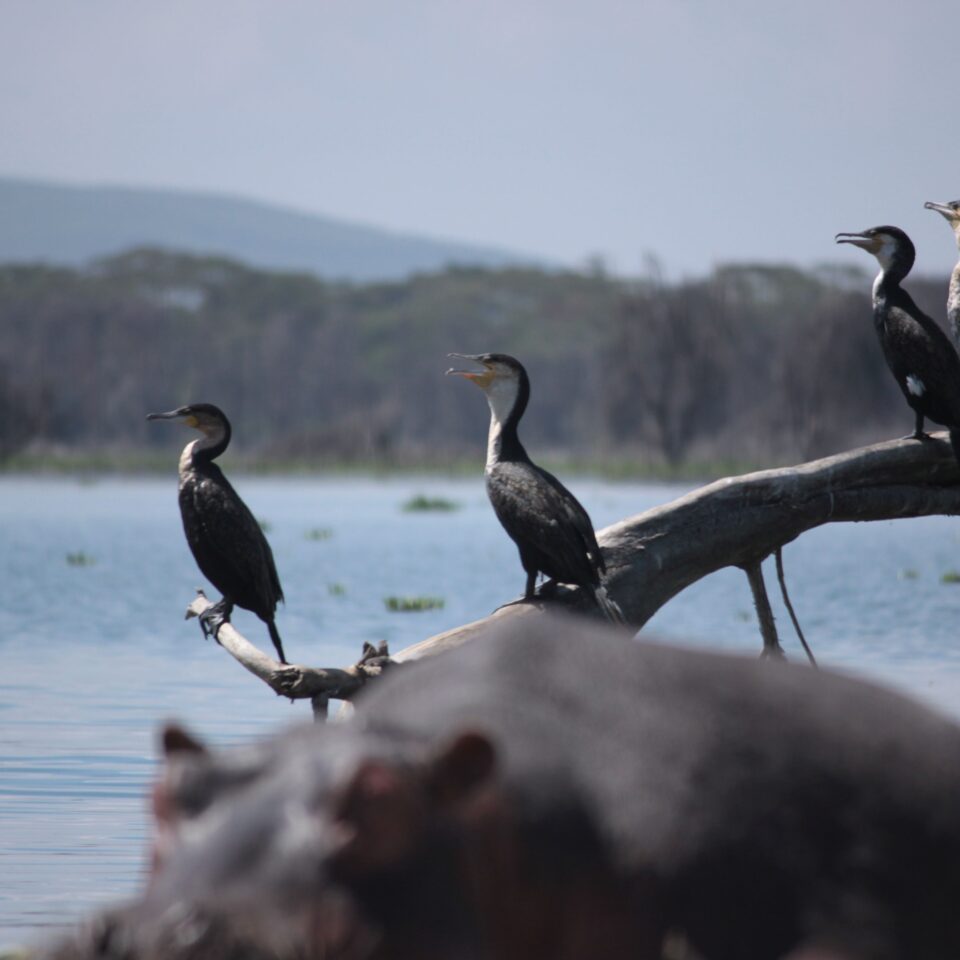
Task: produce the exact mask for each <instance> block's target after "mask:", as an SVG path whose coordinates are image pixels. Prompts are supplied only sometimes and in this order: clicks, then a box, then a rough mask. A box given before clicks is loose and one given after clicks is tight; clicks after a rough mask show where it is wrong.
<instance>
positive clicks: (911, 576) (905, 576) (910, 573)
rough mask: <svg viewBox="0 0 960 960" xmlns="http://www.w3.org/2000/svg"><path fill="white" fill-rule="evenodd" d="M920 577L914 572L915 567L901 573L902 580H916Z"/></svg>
mask: <svg viewBox="0 0 960 960" xmlns="http://www.w3.org/2000/svg"><path fill="white" fill-rule="evenodd" d="M919 576H920V574H919V572H918V571H917V570H914V569H913V567H907V568H906V569H904V570H901V571H900V579H901V580H916V579H918V578H919Z"/></svg>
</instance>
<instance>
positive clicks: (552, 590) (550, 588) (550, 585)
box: [538, 580, 560, 600]
mask: <svg viewBox="0 0 960 960" xmlns="http://www.w3.org/2000/svg"><path fill="white" fill-rule="evenodd" d="M559 593H560V587H559V585H558V583H557V581H556V580H544V582H543V583H542V584H540V590H539V593H538V596H540V597H541V598H542V599H543V600H556V598H557V597H558V596H559Z"/></svg>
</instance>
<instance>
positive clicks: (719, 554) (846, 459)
mask: <svg viewBox="0 0 960 960" xmlns="http://www.w3.org/2000/svg"><path fill="white" fill-rule="evenodd" d="M958 513H960V470H958V467H957V462H956V460H955V459H954V456H953V453H952V451H951V448H950V445H949V443H947V442H946V441H945V440H944V439H943V438H942V437H940V438H938V439H936V440H933V441H930V442H917V441H915V440H893V441H889V442H886V443H878V444H875V445H873V446H870V447H862V448H860V449H857V450H851V451H848V452H846V453H841V454H837V455H835V456H832V457H826V458H824V459H822V460H814V461H811V462H810V463H803V464H800V465H798V466H795V467H782V468H779V469H775V470H763V471H760V472H757V473H750V474H745V475H744V476H740V477H729V478H726V479H723V480H717V481H716V482H714V483H711V484H708V485H707V486H704V487H701V488H699V489H698V490H694V491H693V492H692V493H689V494H687V495H686V496H683V497H680V498H679V499H678V500H674V501H672V502H670V503H666V504H664V505H662V506H659V507H654V508H653V509H652V510H647V511H646V512H645V513H641V514H638V515H637V516H634V517H630V518H628V519H626V520H621V521H620V522H618V523H615V524H613V525H611V526H609V527H607V528H606V529H604V530H602V531H600V532H599V533H598V535H597V537H598V541H599V543H600V546H601V547H602V549H603V553H604V557H605V559H606V562H607V568H608V571H609V580H608V584H607V589H608V591H609V593H610V596H611V597H612V598H613V599H614V600H616V602H617V603H618V604H619V605H620V607H621V609H622V610H623V612H624V614H625V616H626V618H627V620H628V622H629V623H630V624H632V625H633V626H634V627H636V628H637V629H639V628H640V627H642V626H643V625H644V624H645V623H646V622H647V621H648V620H649V619H650V617H652V616H653V615H654V613H656V612H657V610H659V609H660V607H662V606H663V605H664V604H665V603H666V602H667V601H668V600H670V599H671V598H672V597H674V596H676V594H678V593H680V591H682V590H684V589H685V588H686V587H688V586H690V584H692V583H694V582H696V581H697V580H699V579H700V578H701V577H704V576H706V575H707V574H710V573H713V572H715V571H716V570H719V569H721V568H722V567H728V566H736V567H740V568H741V569H743V570H745V571H746V572H747V574H748V577H749V578H750V579H751V588H752V589H753V593H754V599H755V602H757V603H758V614H762V612H763V611H761V606H763V605H764V604H765V607H766V611H767V612H769V602H767V601H766V599H765V598H766V590H765V588H764V589H763V590H762V595H761V596H760V598H759V599H758V592H757V591H758V587H759V586H762V579H760V580H759V581H758V580H757V574H756V571H758V570H759V568H760V564H761V563H762V561H763V560H764V559H765V558H766V557H768V556H769V555H770V554H771V553H773V552H774V551H776V550H777V549H778V548H780V547H782V546H783V545H784V544H786V543H789V542H790V541H792V540H794V539H795V538H796V537H798V536H799V535H800V534H801V533H803V532H804V531H805V530H811V529H813V528H814V527H818V526H821V525H822V524H824V523H838V522H845V521H865V520H893V519H898V518H904V517H922V516H931V515H936V514H941V515H942V514H948V515H953V514H958ZM491 522H493V521H492V520H491ZM751 571H753V574H752V575H751ZM207 603H208V601H207V600H206V598H205V597H199V598H197V600H195V601H194V603H193V604H191V607H190V612H191V613H192V614H196V613H199V612H200V611H201V610H202V609H203V608H204V606H205V605H206V604H207ZM544 603H549V604H551V605H552V606H557V605H564V606H566V607H568V608H569V609H575V610H578V611H580V612H589V611H592V610H593V609H594V607H593V600H592V598H587V597H585V596H583V595H582V593H581V591H579V590H576V589H570V590H560V591H558V595H557V597H556V598H555V599H551V600H549V601H544ZM542 606H543V603H541V602H531V603H513V604H510V605H508V606H505V607H501V608H500V609H499V610H497V611H495V612H494V613H493V614H491V615H490V616H489V617H485V618H483V619H482V620H478V621H475V622H474V623H469V624H466V625H464V626H459V627H455V628H453V629H452V630H448V631H446V632H445V633H441V634H438V635H437V636H434V637H430V638H429V639H426V640H422V641H420V642H419V643H416V644H413V645H412V646H410V647H407V648H406V649H404V650H402V651H400V652H399V653H397V654H396V655H394V656H393V657H391V658H390V659H389V661H387V660H386V659H385V657H384V656H383V653H384V651H373V650H372V648H369V649H366V650H365V651H364V658H363V659H361V661H360V662H359V663H357V664H356V665H354V666H352V667H347V668H345V669H339V670H338V669H329V670H328V669H316V668H309V667H299V666H296V665H289V666H283V665H281V664H280V663H278V662H276V661H274V660H273V659H272V658H271V657H269V656H267V655H266V654H264V653H262V652H261V651H260V650H258V649H257V648H256V647H254V646H253V645H252V644H250V643H249V642H247V641H246V640H245V639H244V638H243V637H242V636H240V634H239V633H238V632H237V631H236V630H235V629H234V628H233V627H232V625H230V624H226V625H224V627H222V628H221V630H220V635H219V640H220V643H221V645H222V646H223V647H224V648H225V649H227V650H228V652H229V653H231V654H232V655H233V656H234V657H235V658H236V659H237V660H238V661H240V663H242V664H243V665H244V666H245V667H246V668H247V669H248V670H250V671H251V672H252V673H254V674H255V675H256V676H258V677H260V678H261V679H262V680H264V681H265V682H266V683H267V684H268V685H269V686H270V687H271V688H272V689H274V690H275V691H276V692H277V693H279V694H282V695H284V696H289V697H293V698H300V697H306V698H313V699H314V702H315V704H318V705H319V704H321V703H323V702H324V699H323V698H324V697H331V696H332V697H336V698H339V699H346V700H349V699H350V698H351V697H352V696H354V694H356V692H357V691H358V690H359V689H360V688H361V687H362V686H363V685H364V683H366V682H367V680H368V679H370V678H371V677H373V676H376V675H377V674H379V672H380V670H381V669H382V667H383V665H384V663H385V662H395V663H400V662H405V661H410V660H416V659H418V658H420V657H423V656H429V655H431V654H434V653H439V652H440V651H442V650H445V649H448V648H450V647H453V646H457V645H459V644H461V643H465V642H467V641H469V640H471V639H473V638H474V637H476V636H478V635H480V634H483V633H486V632H487V631H488V629H489V627H490V626H491V625H492V624H493V623H497V622H500V621H502V620H506V619H508V618H509V619H514V618H517V617H523V616H536V615H537V612H538V611H539V610H540V609H541V608H542ZM188 615H190V614H189V613H188ZM760 619H761V624H763V625H764V633H763V637H764V649H765V650H766V651H767V652H768V653H771V654H775V653H776V652H777V650H778V649H779V644H778V643H777V638H776V630H775V628H774V626H773V622H772V614H771V615H770V617H769V622H766V621H765V618H764V616H763V615H761V617H760Z"/></svg>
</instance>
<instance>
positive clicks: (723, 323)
mask: <svg viewBox="0 0 960 960" xmlns="http://www.w3.org/2000/svg"><path fill="white" fill-rule="evenodd" d="M908 286H909V287H910V289H911V291H912V292H913V294H914V296H915V298H916V299H917V300H918V302H919V303H920V304H921V306H922V307H923V308H924V309H926V310H927V311H928V312H929V313H931V315H933V316H935V317H938V318H940V317H942V315H943V313H944V307H943V305H944V302H945V296H946V292H945V291H946V278H943V279H942V280H941V279H937V280H930V279H923V278H916V279H912V280H911V281H910V282H909V284H908ZM869 289H870V277H869V276H868V275H867V274H864V273H859V272H855V271H846V270H841V269H839V268H824V269H821V270H811V271H804V270H799V269H796V268H793V267H789V266H765V265H764V266H761V265H737V266H727V267H722V268H718V269H717V270H715V271H714V272H713V273H712V274H711V275H709V276H707V277H705V278H700V279H695V280H687V281H680V282H673V283H669V282H666V281H664V280H663V279H662V278H660V277H658V276H657V275H656V272H655V271H651V273H650V275H649V276H646V277H643V278H641V279H634V280H630V281H626V280H623V279H619V278H614V277H610V276H607V275H605V274H604V273H603V272H602V271H601V270H593V271H590V272H586V273H581V272H572V271H571V272H551V271H542V270H534V269H485V268H467V267H453V268H450V269H448V270H446V271H445V272H442V273H437V274H430V275H420V276H414V277H412V278H410V279H408V280H406V281H404V282H392V283H378V284H370V285H352V284H346V283H327V282H324V281H322V280H320V279H318V278H316V277H314V276H311V275H307V274H290V273H275V272H269V271H264V270H258V269H253V268H251V267H248V266H244V265H242V264H240V263H237V262H233V261H229V260H224V259H217V258H211V257H197V256H188V255H184V254H177V253H173V252H169V251H160V250H134V251H131V252H129V253H125V254H123V255H120V256H117V257H114V258H111V259H109V260H105V261H102V262H98V263H96V264H94V265H92V266H90V267H88V268H85V269H81V270H73V269H62V268H54V267H48V266H36V265H9V264H8V265H3V266H0V324H2V331H3V336H2V338H0V456H2V457H9V456H10V455H12V454H14V453H15V452H17V451H18V450H22V449H27V450H32V451H34V452H38V453H43V452H44V451H51V450H54V451H67V452H71V451H73V452H76V451H90V450H97V451H113V452H116V453H125V452H136V451H141V452H142V451H146V450H150V449H151V448H152V449H157V450H158V449H166V448H167V447H168V446H169V435H168V433H167V432H166V431H157V430H155V429H150V427H149V425H148V424H146V423H145V421H144V415H145V414H146V413H147V412H148V411H151V410H158V409H168V408H171V407H174V406H178V405H180V404H182V403H186V402H188V401H198V400H206V401H209V402H214V403H217V404H219V405H220V406H222V407H223V408H224V410H226V411H227V413H228V415H229V416H230V417H231V419H232V421H233V423H234V434H235V441H234V442H235V444H236V448H237V451H238V453H239V454H240V455H241V456H247V457H249V458H250V459H251V460H253V459H261V460H268V459H270V460H276V461H278V462H281V461H282V462H290V461H303V462H309V463H315V464H317V465H323V464H327V463H331V462H338V463H342V462H352V461H353V462H363V463H380V464H383V465H403V464H426V465H438V464H443V463H446V462H451V461H453V460H457V459H462V458H465V457H471V456H472V457H476V458H482V456H483V450H484V437H485V431H486V422H487V417H486V409H485V405H484V403H483V400H482V397H481V396H480V394H479V393H478V392H477V391H475V390H471V389H467V388H466V386H465V385H464V384H463V383H461V382H459V381H458V382H456V383H453V382H450V381H449V380H445V379H444V377H443V372H444V370H445V368H446V366H447V365H448V361H447V359H446V354H447V353H449V352H451V351H455V352H459V353H480V352H485V351H496V352H503V353H512V354H514V355H515V356H517V357H518V358H519V359H521V360H522V361H523V362H524V364H525V365H526V366H527V369H528V370H529V372H530V376H531V380H532V386H533V393H532V399H531V403H530V407H529V410H528V413H527V416H526V417H525V419H524V424H523V428H522V435H523V437H524V439H525V441H526V442H527V445H528V447H529V448H531V450H532V451H535V455H537V456H538V457H541V458H547V459H550V458H554V459H557V458H575V459H577V460H580V461H581V462H588V461H595V462H597V463H611V462H621V463H622V462H634V463H641V464H643V463H646V464H650V465H651V466H662V465H668V466H671V467H673V466H678V465H682V464H690V463H709V462H717V461H726V462H729V461H734V460H736V461H742V462H750V463H773V462H783V461H786V460H791V459H801V458H808V457H813V456H817V455H821V454H825V453H828V452H831V451H834V450H840V449H843V448H845V447H849V446H852V445H855V444H857V443H861V442H868V441H871V440H876V439H880V438H882V437H885V436H894V435H895V436H900V435H903V434H905V433H907V432H908V431H909V429H911V428H912V415H911V414H910V413H909V411H908V410H907V409H906V407H905V406H904V404H903V401H902V399H901V397H900V396H899V393H898V391H897V388H896V386H895V384H894V383H893V380H892V378H891V377H890V376H889V373H888V372H887V370H886V368H885V365H884V362H883V359H882V357H881V355H880V349H879V345H878V344H877V342H876V338H875V334H874V331H873V325H872V320H871V312H870V301H869Z"/></svg>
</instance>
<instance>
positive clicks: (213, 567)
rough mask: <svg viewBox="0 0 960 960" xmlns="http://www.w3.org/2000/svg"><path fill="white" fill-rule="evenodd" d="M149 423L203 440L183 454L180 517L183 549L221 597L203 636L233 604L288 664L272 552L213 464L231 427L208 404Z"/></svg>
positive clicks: (204, 616)
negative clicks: (166, 424) (252, 618)
mask: <svg viewBox="0 0 960 960" xmlns="http://www.w3.org/2000/svg"><path fill="white" fill-rule="evenodd" d="M147 419H148V420H177V421H179V422H180V423H182V424H183V425H184V426H187V427H192V428H193V429H195V430H199V431H200V433H201V434H202V436H201V437H200V439H199V440H191V441H190V443H188V444H187V445H186V446H185V447H184V448H183V453H182V454H181V455H180V467H179V472H180V515H181V517H182V518H183V531H184V533H185V534H186V536H187V543H188V544H189V545H190V550H191V551H192V552H193V556H194V558H195V559H196V561H197V566H198V567H200V570H201V572H202V573H203V575H204V576H205V577H206V578H207V579H208V580H209V581H210V582H211V583H212V584H213V585H214V586H215V587H216V588H217V589H218V590H219V591H220V593H221V594H223V599H222V600H220V601H219V603H216V604H214V605H213V607H211V608H210V609H209V610H208V611H207V612H206V613H205V614H202V615H201V617H200V623H201V625H202V627H203V630H204V633H206V634H210V633H212V634H213V635H214V637H216V635H217V631H218V630H219V629H220V626H221V624H223V623H224V622H226V621H228V620H229V619H230V613H231V612H232V610H233V606H234V604H236V605H238V606H241V607H243V608H244V610H251V611H252V612H253V613H255V614H256V615H257V616H258V617H259V618H260V619H261V620H262V621H263V622H264V623H265V624H266V625H267V629H268V630H269V631H270V639H271V640H272V641H273V645H274V647H275V648H276V650H277V655H278V656H279V657H280V662H281V663H286V662H287V660H286V657H285V656H284V653H283V644H282V643H281V642H280V634H279V632H278V631H277V627H276V624H275V623H274V615H275V612H276V609H277V601H278V600H283V590H282V589H281V587H280V579H279V577H278V576H277V568H276V566H275V564H274V562H273V552H272V551H271V550H270V544H269V543H267V538H266V537H265V536H264V535H263V530H261V528H260V524H259V523H258V522H257V520H256V518H255V517H254V515H253V514H252V513H251V512H250V509H249V508H248V507H247V505H246V504H245V503H244V502H243V501H242V500H241V499H240V497H239V495H238V494H237V492H236V490H234V489H233V487H232V486H231V485H230V481H229V480H227V478H226V477H225V476H224V475H223V471H222V470H221V469H220V468H219V467H218V466H217V465H216V464H215V463H214V462H213V461H214V460H215V459H216V458H217V457H219V456H220V454H221V453H223V451H224V450H226V449H227V445H228V444H229V443H230V436H231V429H230V421H229V420H228V419H227V417H226V414H224V412H223V411H222V410H221V409H220V408H219V407H215V406H214V405H213V404H212V403H193V404H190V405H189V406H186V407H179V408H178V409H176V410H170V411H169V412H167V413H151V414H148V415H147Z"/></svg>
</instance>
